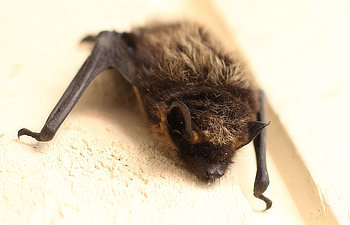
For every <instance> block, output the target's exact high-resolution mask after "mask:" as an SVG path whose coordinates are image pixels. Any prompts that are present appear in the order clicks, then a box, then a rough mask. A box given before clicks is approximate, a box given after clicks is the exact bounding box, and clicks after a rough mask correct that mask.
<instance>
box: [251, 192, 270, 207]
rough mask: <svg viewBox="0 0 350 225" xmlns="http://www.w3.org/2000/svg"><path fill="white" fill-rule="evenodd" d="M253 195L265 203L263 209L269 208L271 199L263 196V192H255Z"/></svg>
mask: <svg viewBox="0 0 350 225" xmlns="http://www.w3.org/2000/svg"><path fill="white" fill-rule="evenodd" d="M254 196H255V197H256V198H259V199H261V200H263V201H264V202H265V203H266V208H265V210H268V209H269V208H271V206H272V201H271V200H270V199H269V198H267V197H265V196H264V195H263V194H257V193H254Z"/></svg>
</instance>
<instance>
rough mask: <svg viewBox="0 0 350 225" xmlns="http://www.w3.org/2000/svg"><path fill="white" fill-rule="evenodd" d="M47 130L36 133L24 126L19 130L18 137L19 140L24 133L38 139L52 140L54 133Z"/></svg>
mask: <svg viewBox="0 0 350 225" xmlns="http://www.w3.org/2000/svg"><path fill="white" fill-rule="evenodd" d="M45 131H46V130H42V131H41V132H40V133H36V132H33V131H30V130H28V129H27V128H22V129H20V130H19V131H18V133H17V137H18V140H19V139H20V137H21V136H22V135H27V136H30V137H32V138H34V139H35V140H37V141H50V140H51V139H52V138H53V134H52V133H51V134H50V132H45Z"/></svg>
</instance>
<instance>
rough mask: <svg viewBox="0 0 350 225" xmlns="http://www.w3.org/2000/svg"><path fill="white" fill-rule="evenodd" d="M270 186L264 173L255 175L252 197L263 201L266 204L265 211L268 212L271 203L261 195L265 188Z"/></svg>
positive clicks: (267, 176)
mask: <svg viewBox="0 0 350 225" xmlns="http://www.w3.org/2000/svg"><path fill="white" fill-rule="evenodd" d="M269 184H270V180H269V175H268V174H267V171H266V173H259V172H258V173H257V174H256V177H255V183H254V196H255V197H256V198H259V199H261V200H263V201H264V202H265V203H266V208H265V210H268V209H269V208H271V206H272V201H271V200H270V199H269V198H267V197H265V196H264V195H263V193H264V192H265V191H266V189H267V187H268V186H269Z"/></svg>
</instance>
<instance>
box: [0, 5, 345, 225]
mask: <svg viewBox="0 0 350 225" xmlns="http://www.w3.org/2000/svg"><path fill="white" fill-rule="evenodd" d="M349 13H350V2H349V1H346V0H344V1H341V0H338V1H330V0H328V1H313V0H306V1H295V0H283V1H277V0H261V1H257V0H248V1H229V0H217V1H199V0H191V1H185V0H182V1H176V0H170V1H157V0H148V1H141V0H129V1H108V0H100V1H68V0H66V1H51V2H49V1H42V0H32V1H19V0H17V1H7V2H5V1H2V2H0V28H1V35H0V224H317V225H318V224H350V222H349V220H350V219H349V218H350V193H349V189H350V185H349V178H350V166H349V157H350V153H349V147H348V146H347V138H348V134H349V132H348V127H350V122H349V118H348V115H349V114H350V106H349V100H348V97H349V96H350V93H349V92H350V91H349V89H348V88H347V87H348V86H349V84H350V82H349V81H350V80H349V75H350V69H349V65H348V60H349V55H350V45H349V40H350V33H349V30H350V29H349V21H350V16H349ZM179 18H180V19H184V18H190V19H192V20H197V21H200V22H202V23H204V24H207V25H208V26H209V27H210V28H211V29H212V30H213V31H214V33H215V34H216V35H217V36H218V37H219V38H221V39H222V41H223V43H224V44H226V46H228V47H232V48H233V47H235V46H236V44H234V43H238V46H239V48H241V50H242V51H243V52H244V54H245V56H246V58H247V59H248V60H249V62H250V64H251V67H252V70H253V71H254V73H255V75H256V78H257V80H258V82H259V83H260V85H261V86H262V88H263V89H264V91H265V92H266V95H267V97H268V100H269V107H268V110H269V120H271V121H272V125H271V126H270V127H269V129H268V167H269V172H270V179H271V185H270V187H269V189H268V191H267V192H266V195H267V196H269V197H271V199H272V200H273V202H274V204H273V206H272V208H271V210H269V211H267V212H261V209H263V207H264V204H263V203H262V202H260V201H259V200H256V199H255V198H254V197H253V196H252V188H253V181H254V176H255V165H254V164H255V162H254V154H253V149H252V147H251V146H248V147H246V148H244V149H242V151H241V153H240V154H239V156H238V158H237V159H236V160H235V161H236V163H235V165H233V166H232V167H231V168H230V170H229V171H228V172H227V174H225V176H224V177H223V178H221V179H220V180H219V181H217V182H216V183H214V184H211V185H208V186H205V185H201V184H200V183H198V181H197V180H196V178H195V177H194V176H193V175H191V174H190V173H188V172H187V171H185V170H183V169H182V168H181V167H179V166H177V164H178V163H177V162H176V160H174V159H171V158H169V157H168V156H167V155H166V154H165V153H163V151H162V149H161V147H159V146H158V145H157V143H156V142H155V141H153V140H152V138H151V137H150V136H149V134H148V130H147V128H146V126H145V124H144V122H143V121H142V120H141V119H140V115H139V114H138V112H137V111H136V110H135V109H133V108H132V107H125V105H132V102H131V104H127V103H128V102H126V101H128V100H129V99H126V101H125V99H120V95H121V93H123V91H125V89H124V88H125V87H124V86H123V85H121V84H119V83H120V82H121V81H120V80H116V79H114V78H113V77H115V76H116V74H115V73H113V72H109V73H105V74H104V75H101V76H100V77H99V78H97V80H96V81H94V82H93V84H92V86H91V87H89V88H88V90H87V93H86V94H85V95H84V96H83V99H82V101H80V102H79V103H78V105H77V107H76V108H75V109H74V110H73V112H72V113H71V114H70V116H69V117H68V118H67V120H66V121H65V122H64V123H63V125H62V126H61V128H60V130H59V132H58V133H57V135H56V136H55V138H54V139H53V140H52V141H51V142H48V143H37V142H36V141H34V140H32V139H30V138H26V137H24V138H22V139H21V141H18V140H17V138H16V134H17V131H18V129H19V128H22V127H27V128H29V129H33V130H37V131H39V130H40V129H41V127H42V125H43V123H44V122H45V120H46V118H47V116H48V114H49V113H50V111H51V110H52V108H53V107H54V105H55V104H56V102H57V101H58V99H59V97H60V96H61V94H62V93H63V91H64V90H65V88H66V87H67V85H68V84H69V82H70V81H71V79H72V78H73V76H74V74H75V73H76V71H77V70H78V68H79V67H80V66H81V64H82V62H83V61H84V60H85V58H86V57H87V56H88V54H89V51H90V48H89V47H88V46H86V45H79V41H80V39H81V38H82V37H83V36H84V35H86V34H89V33H96V32H98V31H100V30H112V29H116V30H118V31H124V30H128V29H130V27H132V26H137V25H142V24H145V23H147V21H150V20H154V19H157V20H165V21H171V20H174V19H179ZM233 39H235V42H234V41H233Z"/></svg>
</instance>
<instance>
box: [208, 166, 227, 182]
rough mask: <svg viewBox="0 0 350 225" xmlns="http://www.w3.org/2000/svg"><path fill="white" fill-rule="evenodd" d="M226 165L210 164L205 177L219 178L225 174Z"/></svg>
mask: <svg viewBox="0 0 350 225" xmlns="http://www.w3.org/2000/svg"><path fill="white" fill-rule="evenodd" d="M225 169H226V167H225V165H224V164H222V163H215V164H214V163H212V164H208V167H207V169H206V172H205V175H206V177H207V178H209V179H215V178H219V177H221V176H222V175H224V174H225Z"/></svg>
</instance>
